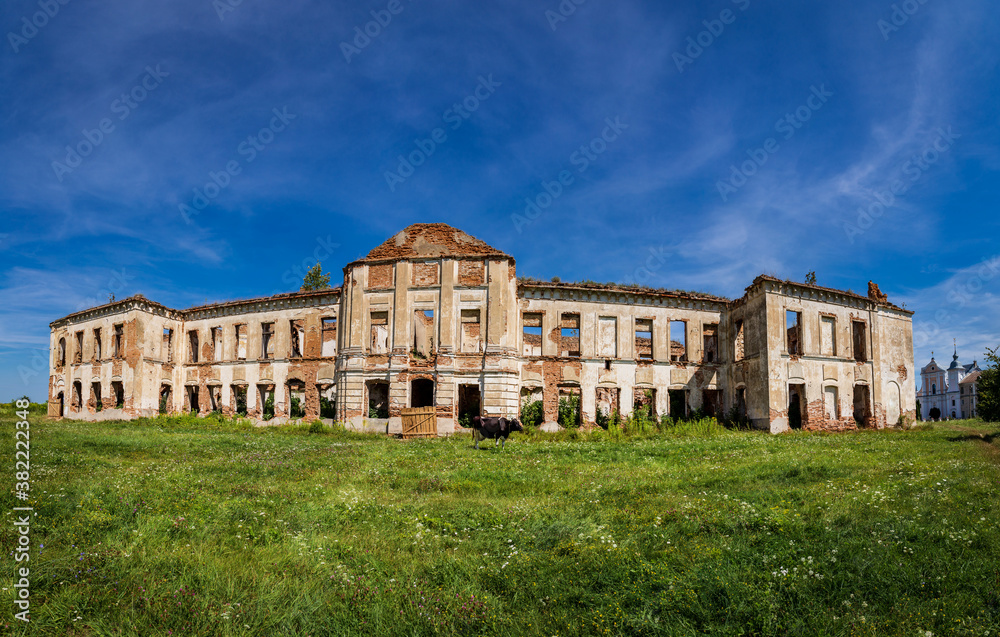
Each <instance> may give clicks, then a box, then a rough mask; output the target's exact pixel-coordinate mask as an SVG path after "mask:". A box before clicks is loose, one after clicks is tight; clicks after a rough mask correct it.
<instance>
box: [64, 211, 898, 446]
mask: <svg viewBox="0 0 1000 637" xmlns="http://www.w3.org/2000/svg"><path fill="white" fill-rule="evenodd" d="M911 317H912V313H911V312H909V311H907V310H905V309H902V308H900V307H897V306H895V305H893V304H892V303H890V302H889V301H888V300H887V299H886V297H885V295H883V294H882V293H881V292H880V291H879V290H878V287H877V286H875V285H874V284H870V285H869V291H868V295H867V296H862V295H859V294H855V293H853V292H850V291H846V292H845V291H841V290H833V289H829V288H824V287H819V286H816V285H807V284H802V283H792V282H789V281H781V280H778V279H776V278H773V277H769V276H759V277H757V278H756V279H754V281H753V283H751V284H750V286H749V287H748V288H747V289H746V293H745V294H744V295H743V296H742V297H741V298H738V299H735V300H729V299H725V298H721V297H717V296H712V295H707V294H698V293H687V292H676V291H664V290H654V289H644V288H632V287H625V286H614V285H596V284H574V283H549V282H538V281H533V280H522V281H519V280H518V279H517V277H516V275H515V268H514V259H513V258H512V257H510V256H509V255H507V254H504V253H503V252H501V251H500V250H497V249H495V248H493V247H491V246H489V245H487V244H486V243H484V242H482V241H480V240H478V239H476V238H474V237H471V236H469V235H468V234H466V233H464V232H461V231H460V230H456V229H455V228H452V227H450V226H447V225H445V224H416V225H413V226H410V227H408V228H406V229H405V230H403V231H401V232H400V233H398V234H397V235H395V236H394V237H392V238H390V239H389V240H388V241H386V242H385V243H383V244H382V245H380V246H378V247H376V248H375V249H374V250H372V251H371V252H370V253H369V254H368V256H367V257H365V258H364V259H361V260H358V261H355V262H353V263H350V264H348V265H347V266H346V267H345V268H344V281H343V284H342V286H341V287H338V288H335V289H328V290H322V291H316V292H294V293H289V294H280V295H277V296H270V297H266V298H258V299H250V300H244V301H231V302H225V303H214V304H210V305H203V306H199V307H193V308H190V309H187V310H175V309H171V308H168V307H165V306H163V305H160V304H159V303H155V302H153V301H151V300H149V299H146V298H144V297H142V296H133V297H130V298H127V299H124V300H122V301H117V302H113V303H109V304H107V305H102V306H100V307H95V308H92V309H89V310H85V311H82V312H77V313H74V314H71V315H69V316H66V317H64V318H61V319H59V320H57V321H54V322H53V323H52V324H51V348H52V360H51V365H52V368H51V374H50V380H49V414H50V415H52V416H59V415H63V416H67V417H71V418H79V419H87V420H94V419H100V418H130V417H135V416H139V415H152V414H156V413H158V412H160V411H165V412H170V413H174V412H181V411H197V412H198V413H201V414H205V413H209V412H212V411H220V412H222V413H224V414H234V413H240V414H247V415H248V416H249V417H251V418H256V419H266V418H271V417H272V414H273V418H274V422H284V421H286V420H288V419H290V418H300V417H302V418H305V419H307V420H311V419H313V418H317V417H323V418H336V419H338V420H341V421H343V422H345V423H347V424H348V425H349V426H351V427H354V428H357V429H371V430H381V431H386V430H388V431H390V432H391V431H398V430H399V428H400V420H401V419H400V412H401V410H402V409H403V408H405V407H427V406H433V407H435V408H436V411H437V415H438V430H439V432H442V433H447V432H450V431H453V430H454V427H455V426H456V424H457V422H458V421H459V420H460V419H464V418H468V417H470V416H471V415H473V414H479V413H483V414H502V415H508V416H514V415H516V414H518V412H519V407H520V405H522V404H524V403H525V402H526V401H534V400H540V401H541V402H542V404H543V405H544V418H545V421H546V422H548V423H553V422H555V421H556V420H557V414H558V410H559V403H560V398H563V397H576V399H577V400H576V401H572V403H573V404H579V406H580V407H579V412H578V417H579V419H580V420H581V421H582V422H584V423H593V422H595V421H596V420H597V419H598V418H599V416H598V414H599V413H600V414H602V415H607V414H608V413H610V412H611V411H612V410H618V412H619V413H621V414H623V415H628V414H630V413H632V412H633V410H635V409H637V408H639V407H640V406H642V407H645V408H646V409H648V410H649V411H650V412H651V413H652V414H654V415H655V416H662V415H665V414H669V415H672V416H683V415H687V414H691V413H692V412H694V411H696V410H700V411H702V412H703V413H706V414H714V415H722V414H723V412H726V413H729V414H739V415H741V416H744V417H746V418H747V419H749V420H750V421H751V422H752V423H753V425H754V426H756V427H758V428H761V429H766V430H769V431H771V432H780V431H784V430H786V429H788V428H799V427H801V428H802V429H830V430H841V429H852V428H855V427H856V426H860V427H885V426H893V425H896V424H897V423H899V422H901V421H903V420H905V419H907V418H909V419H912V418H913V417H914V416H915V413H914V409H915V396H914V393H915V388H914V383H913V380H912V374H914V366H913V345H912V323H911ZM908 378H910V379H911V380H907V379H908ZM570 402H571V401H567V404H570Z"/></svg>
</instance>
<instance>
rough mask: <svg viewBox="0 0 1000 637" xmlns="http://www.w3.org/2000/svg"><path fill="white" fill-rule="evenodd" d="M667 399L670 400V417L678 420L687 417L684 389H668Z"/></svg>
mask: <svg viewBox="0 0 1000 637" xmlns="http://www.w3.org/2000/svg"><path fill="white" fill-rule="evenodd" d="M667 397H668V398H669V399H670V417H671V418H673V419H674V420H680V419H684V418H687V417H688V400H687V390H686V389H668V390H667Z"/></svg>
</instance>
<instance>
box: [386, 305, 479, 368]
mask: <svg viewBox="0 0 1000 637" xmlns="http://www.w3.org/2000/svg"><path fill="white" fill-rule="evenodd" d="M370 323H371V334H370V337H369V343H368V344H369V350H370V351H371V353H372V354H388V353H389V312H388V311H385V310H383V311H378V312H372V313H371V318H370ZM412 332H413V339H412V342H411V343H410V355H411V356H413V357H414V358H418V359H421V358H429V357H430V356H431V355H432V354H433V353H434V351H435V349H436V348H435V338H434V337H435V334H436V333H437V330H436V328H435V325H434V310H414V311H413V330H412ZM459 351H461V352H463V353H468V354H478V353H482V351H483V340H482V323H481V315H480V311H479V310H462V311H461V343H460V347H459Z"/></svg>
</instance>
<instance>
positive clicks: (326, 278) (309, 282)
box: [301, 261, 330, 292]
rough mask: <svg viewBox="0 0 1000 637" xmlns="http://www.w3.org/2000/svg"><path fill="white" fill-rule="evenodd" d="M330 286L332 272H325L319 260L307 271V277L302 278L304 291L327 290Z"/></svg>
mask: <svg viewBox="0 0 1000 637" xmlns="http://www.w3.org/2000/svg"><path fill="white" fill-rule="evenodd" d="M329 287H330V273H329V272H327V273H326V274H323V267H322V266H321V265H320V263H319V261H317V262H316V265H314V266H313V267H311V268H309V271H308V272H306V275H305V277H303V279H302V288H301V290H302V291H303V292H308V291H312V290H325V289H327V288H329Z"/></svg>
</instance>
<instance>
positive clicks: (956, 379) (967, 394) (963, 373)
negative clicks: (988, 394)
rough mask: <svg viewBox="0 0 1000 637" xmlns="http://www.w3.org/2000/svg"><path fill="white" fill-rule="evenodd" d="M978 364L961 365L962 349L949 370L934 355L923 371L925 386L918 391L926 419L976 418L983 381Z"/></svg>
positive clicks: (921, 371) (921, 411)
mask: <svg viewBox="0 0 1000 637" xmlns="http://www.w3.org/2000/svg"><path fill="white" fill-rule="evenodd" d="M980 372H982V370H981V369H980V368H979V364H978V361H972V363H971V364H969V365H962V364H961V363H959V362H958V346H957V345H956V346H955V354H954V355H953V356H952V357H951V365H949V366H948V369H947V370H944V369H942V368H941V367H939V366H938V364H937V361H935V360H934V353H933V352H931V362H930V363H928V364H927V366H926V367H924V368H923V369H921V370H920V377H921V379H923V387H922V388H921V389H920V390H919V391H917V400H918V401H919V402H920V417H921V419H923V420H950V419H956V418H975V417H976V403H977V398H978V395H977V391H976V382H977V381H978V380H979V374H980Z"/></svg>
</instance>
